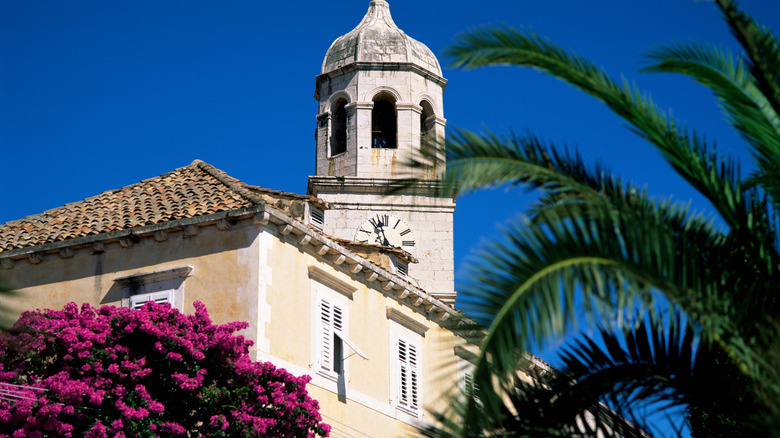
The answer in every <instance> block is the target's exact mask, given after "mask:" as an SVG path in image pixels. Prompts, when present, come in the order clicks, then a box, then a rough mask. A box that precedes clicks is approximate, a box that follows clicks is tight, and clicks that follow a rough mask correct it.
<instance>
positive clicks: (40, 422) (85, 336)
mask: <svg viewBox="0 0 780 438" xmlns="http://www.w3.org/2000/svg"><path fill="white" fill-rule="evenodd" d="M195 310H196V311H195V314H194V315H184V314H182V313H180V312H179V311H178V310H175V309H172V308H171V307H170V306H169V305H167V304H156V303H153V302H150V303H148V304H146V305H145V306H144V307H143V308H141V309H140V310H132V309H129V308H119V307H114V306H103V307H100V308H94V307H91V306H90V305H88V304H83V305H82V306H81V308H80V309H79V307H78V305H76V304H75V303H70V304H68V305H66V306H65V308H64V309H63V310H56V311H55V310H45V311H40V310H39V311H35V312H26V313H24V314H23V315H22V317H21V318H20V319H19V321H17V322H16V324H14V326H13V327H12V328H11V330H10V331H9V333H5V334H2V335H0V391H3V390H5V391H10V392H6V394H5V395H3V396H2V397H1V398H2V400H0V437H11V436H12V437H42V436H72V437H81V436H84V437H168V436H209V437H255V436H264V437H316V436H327V435H328V431H329V427H328V426H327V425H326V424H323V423H322V422H321V417H320V414H319V413H318V405H317V402H316V401H315V400H312V399H311V398H310V397H309V396H308V394H307V392H306V383H308V381H309V377H308V376H304V377H295V376H293V375H291V374H289V373H287V372H286V371H285V370H283V369H277V368H275V367H274V366H273V365H271V364H270V363H260V362H252V361H251V360H250V358H249V347H250V346H251V345H252V342H251V341H249V340H246V339H244V338H243V337H242V336H238V335H236V334H235V332H236V331H238V330H243V329H244V328H246V327H247V326H248V325H247V324H246V323H243V322H234V323H230V324H225V325H214V324H212V322H211V320H210V319H209V316H208V312H207V311H206V307H205V306H204V305H203V304H202V303H200V302H196V303H195ZM9 384H10V385H17V386H9ZM9 394H10V395H9ZM9 399H12V400H13V401H10V400H9Z"/></svg>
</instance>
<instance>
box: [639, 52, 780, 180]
mask: <svg viewBox="0 0 780 438" xmlns="http://www.w3.org/2000/svg"><path fill="white" fill-rule="evenodd" d="M646 57H647V58H648V59H650V60H652V61H653V64H651V65H650V66H648V67H647V68H645V69H644V71H655V72H674V73H683V74H686V75H689V76H690V77H691V78H693V79H694V80H696V81H697V82H699V83H701V84H703V85H705V86H707V87H709V88H711V89H712V90H713V92H715V94H716V96H717V97H718V99H719V100H720V103H721V106H722V107H723V109H724V110H725V111H726V113H727V115H728V118H729V121H730V122H731V123H732V124H733V125H734V126H735V127H736V128H737V129H738V130H739V131H740V133H741V134H742V135H743V137H744V138H745V139H746V140H747V142H748V143H749V144H750V145H751V146H752V147H753V148H754V155H756V156H757V157H763V158H761V159H763V160H765V161H766V162H767V164H771V163H775V166H776V163H778V162H780V154H779V152H780V118H779V117H778V113H777V112H776V111H775V110H774V108H772V106H771V104H770V103H769V102H768V100H767V99H766V97H765V96H764V94H762V93H761V90H759V88H758V86H757V85H756V84H755V79H754V78H753V76H752V75H751V73H750V71H749V69H748V68H747V67H746V66H745V63H744V62H742V61H741V60H736V59H735V58H734V56H733V55H732V54H731V53H728V52H726V51H722V50H718V49H717V48H714V47H705V46H703V45H701V44H690V45H682V44H679V45H676V46H671V47H662V48H659V49H655V50H652V51H650V52H648V53H647V54H646ZM777 170H778V168H777V167H774V168H772V171H773V172H775V173H776V171H777Z"/></svg>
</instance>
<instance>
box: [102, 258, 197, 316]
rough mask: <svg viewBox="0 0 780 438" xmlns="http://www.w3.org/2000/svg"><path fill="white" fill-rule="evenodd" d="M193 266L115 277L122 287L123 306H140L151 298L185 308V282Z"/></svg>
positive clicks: (180, 309) (178, 308) (175, 307)
mask: <svg viewBox="0 0 780 438" xmlns="http://www.w3.org/2000/svg"><path fill="white" fill-rule="evenodd" d="M192 272H193V268H192V266H183V267H179V268H173V269H166V270H161V271H154V272H149V273H137V274H132V275H128V276H125V277H119V278H115V279H114V282H115V283H116V284H117V285H118V286H119V287H120V288H121V294H122V307H129V308H140V307H141V306H142V305H143V304H145V303H146V302H148V301H150V300H154V301H158V300H159V301H158V302H168V303H170V305H171V307H173V308H174V309H177V310H179V311H183V309H184V283H185V281H184V280H185V279H186V278H187V277H189V276H191V275H192Z"/></svg>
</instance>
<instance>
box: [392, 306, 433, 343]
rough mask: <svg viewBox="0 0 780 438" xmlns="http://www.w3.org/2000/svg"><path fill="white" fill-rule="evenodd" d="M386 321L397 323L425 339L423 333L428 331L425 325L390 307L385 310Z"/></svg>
mask: <svg viewBox="0 0 780 438" xmlns="http://www.w3.org/2000/svg"><path fill="white" fill-rule="evenodd" d="M387 319H389V320H391V321H395V322H397V323H398V324H400V325H402V326H403V327H406V328H408V329H409V330H411V331H413V332H415V333H417V334H418V335H420V336H422V337H425V332H427V331H428V326H427V325H425V324H422V323H419V322H417V321H415V320H414V319H413V318H411V317H409V316H407V315H406V314H404V313H403V312H401V311H400V310H398V309H394V308H392V307H388V308H387Z"/></svg>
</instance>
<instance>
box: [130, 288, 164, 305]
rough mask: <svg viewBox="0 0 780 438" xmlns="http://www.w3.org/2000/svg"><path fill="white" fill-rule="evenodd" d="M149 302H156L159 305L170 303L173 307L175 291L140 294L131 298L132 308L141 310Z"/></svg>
mask: <svg viewBox="0 0 780 438" xmlns="http://www.w3.org/2000/svg"><path fill="white" fill-rule="evenodd" d="M149 301H154V302H155V303H157V304H162V303H168V304H170V305H171V306H173V304H174V303H173V291H172V290H166V291H162V292H152V293H148V294H139V295H131V296H130V308H131V309H140V308H141V307H143V305H144V304H146V303H148V302H149Z"/></svg>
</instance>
